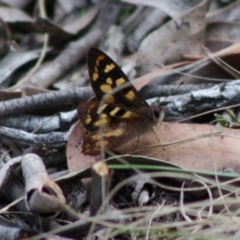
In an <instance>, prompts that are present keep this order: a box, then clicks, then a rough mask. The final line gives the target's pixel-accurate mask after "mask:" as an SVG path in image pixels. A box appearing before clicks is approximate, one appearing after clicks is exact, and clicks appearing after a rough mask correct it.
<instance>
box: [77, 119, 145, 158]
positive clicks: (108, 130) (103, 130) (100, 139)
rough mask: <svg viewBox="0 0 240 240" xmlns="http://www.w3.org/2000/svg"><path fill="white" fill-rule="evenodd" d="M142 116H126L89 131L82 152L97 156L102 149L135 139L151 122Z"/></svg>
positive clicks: (111, 148) (111, 147) (116, 146)
mask: <svg viewBox="0 0 240 240" xmlns="http://www.w3.org/2000/svg"><path fill="white" fill-rule="evenodd" d="M142 120H143V119H140V118H131V119H129V118H126V119H123V120H121V121H116V122H111V124H110V125H109V124H106V125H103V126H102V127H100V128H96V129H95V130H93V131H92V132H89V133H88V134H87V135H86V137H85V138H84V140H83V142H82V152H83V153H84V154H85V155H92V156H96V155H99V154H100V153H101V151H102V150H103V151H106V150H111V151H113V150H115V149H116V148H118V147H120V146H122V145H123V144H125V143H127V142H129V141H131V140H133V139H134V138H136V137H138V136H139V133H144V132H146V131H147V130H148V128H149V126H150V125H149V124H148V122H146V121H142Z"/></svg>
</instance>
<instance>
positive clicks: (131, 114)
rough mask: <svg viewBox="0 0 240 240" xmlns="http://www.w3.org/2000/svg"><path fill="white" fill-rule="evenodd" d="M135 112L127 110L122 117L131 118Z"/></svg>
mask: <svg viewBox="0 0 240 240" xmlns="http://www.w3.org/2000/svg"><path fill="white" fill-rule="evenodd" d="M133 115H134V114H133V113H132V112H130V111H126V112H125V113H124V114H123V115H122V116H121V118H130V117H132V116H133Z"/></svg>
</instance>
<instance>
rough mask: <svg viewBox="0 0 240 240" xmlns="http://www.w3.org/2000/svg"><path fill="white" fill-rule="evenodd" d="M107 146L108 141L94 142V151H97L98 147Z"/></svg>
mask: <svg viewBox="0 0 240 240" xmlns="http://www.w3.org/2000/svg"><path fill="white" fill-rule="evenodd" d="M108 144H109V141H107V140H104V141H100V142H96V145H95V147H94V149H96V148H97V149H99V147H100V146H105V147H106V146H107V145H108Z"/></svg>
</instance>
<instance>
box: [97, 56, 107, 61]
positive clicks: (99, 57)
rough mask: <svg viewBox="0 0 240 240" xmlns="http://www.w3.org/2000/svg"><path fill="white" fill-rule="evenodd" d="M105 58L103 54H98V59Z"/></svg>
mask: <svg viewBox="0 0 240 240" xmlns="http://www.w3.org/2000/svg"><path fill="white" fill-rule="evenodd" d="M104 58H105V56H104V55H100V56H98V58H97V59H98V60H100V61H102V60H103V59H104Z"/></svg>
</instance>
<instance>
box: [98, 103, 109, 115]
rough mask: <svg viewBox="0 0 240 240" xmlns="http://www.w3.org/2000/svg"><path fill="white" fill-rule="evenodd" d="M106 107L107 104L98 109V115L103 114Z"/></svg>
mask: <svg viewBox="0 0 240 240" xmlns="http://www.w3.org/2000/svg"><path fill="white" fill-rule="evenodd" d="M106 107H107V104H103V105H101V106H100V107H99V108H98V110H97V113H98V114H99V113H101V112H102V111H103V110H104V109H105V108H106Z"/></svg>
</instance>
